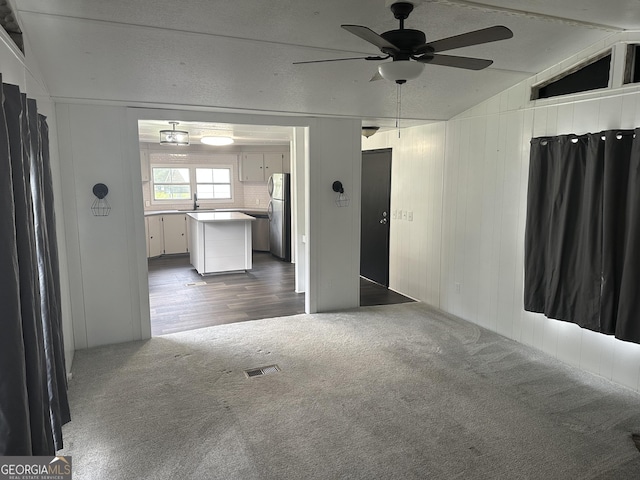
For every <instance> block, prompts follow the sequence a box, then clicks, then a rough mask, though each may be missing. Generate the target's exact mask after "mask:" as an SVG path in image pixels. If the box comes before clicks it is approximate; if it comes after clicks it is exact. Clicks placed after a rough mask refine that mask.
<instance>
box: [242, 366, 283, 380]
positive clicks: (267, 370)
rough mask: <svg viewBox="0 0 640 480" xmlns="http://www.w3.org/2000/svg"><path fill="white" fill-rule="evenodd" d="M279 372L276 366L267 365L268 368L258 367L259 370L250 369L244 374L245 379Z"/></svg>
mask: <svg viewBox="0 0 640 480" xmlns="http://www.w3.org/2000/svg"><path fill="white" fill-rule="evenodd" d="M279 371H280V367H278V366H277V365H269V366H268V367H260V368H252V369H250V370H245V371H244V374H245V375H246V376H247V378H251V377H259V376H261V375H268V374H270V373H277V372H279Z"/></svg>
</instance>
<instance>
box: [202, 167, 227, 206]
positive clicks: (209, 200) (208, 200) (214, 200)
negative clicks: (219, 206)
mask: <svg viewBox="0 0 640 480" xmlns="http://www.w3.org/2000/svg"><path fill="white" fill-rule="evenodd" d="M199 168H202V169H204V168H206V169H208V170H229V183H222V182H213V183H208V182H207V183H205V182H198V178H197V175H196V172H197V170H198V169H199ZM198 185H214V186H215V185H229V198H202V199H201V198H200V197H199V196H198V202H200V201H202V202H206V203H226V202H233V166H232V165H207V164H204V165H195V164H194V165H193V186H194V187H195V188H194V190H193V192H194V193H197V192H198Z"/></svg>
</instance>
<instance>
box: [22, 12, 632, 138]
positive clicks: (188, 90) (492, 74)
mask: <svg viewBox="0 0 640 480" xmlns="http://www.w3.org/2000/svg"><path fill="white" fill-rule="evenodd" d="M12 3H13V5H14V10H16V11H17V12H18V15H19V21H20V25H21V27H22V30H23V32H24V33H25V36H26V39H27V48H28V50H27V54H31V55H33V56H34V59H35V64H37V65H38V68H39V69H40V71H41V74H42V76H43V78H44V80H45V82H46V85H47V87H48V89H49V92H50V95H51V96H52V97H53V98H54V99H56V100H61V101H64V100H71V99H83V100H87V101H99V102H107V103H113V104H124V105H142V106H152V107H169V108H186V109H191V108H202V107H205V108H212V109H223V110H228V111H240V112H242V111H247V112H268V113H276V114H295V115H330V116H343V117H355V118H362V119H363V122H364V123H367V124H375V125H382V126H391V125H393V123H394V122H395V117H396V113H397V90H396V85H395V84H394V83H392V82H389V81H384V80H383V81H376V82H370V81H369V80H370V78H371V77H372V75H373V74H374V73H375V72H376V66H377V63H376V62H370V61H365V60H354V61H342V62H332V63H318V64H306V65H293V62H294V61H306V60H316V59H325V58H341V57H350V56H358V55H371V54H374V55H375V54H378V53H380V52H379V51H378V50H377V49H376V48H375V47H374V46H372V45H370V44H368V43H367V42H365V41H364V40H362V39H360V38H358V37H356V36H354V35H352V34H350V33H349V32H347V31H345V30H343V29H342V28H340V25H341V24H359V25H365V26H368V27H370V28H371V29H373V30H374V31H376V32H378V33H382V32H384V31H387V30H392V29H395V28H398V22H397V20H395V19H394V18H393V16H392V14H391V12H390V11H389V8H388V5H389V4H390V3H391V2H389V1H387V2H385V1H384V0H348V1H345V0H315V1H307V0H296V1H293V0H268V1H265V0H242V1H239V0H180V1H178V0H174V1H170V0H136V1H131V0H109V1H104V0H48V1H46V2H44V1H42V0H13V1H12ZM415 3H416V6H415V9H414V11H413V13H412V14H411V15H410V17H409V19H408V20H407V21H406V24H405V26H406V27H407V28H415V29H418V30H422V31H424V32H425V33H426V35H427V40H428V41H431V40H436V39H439V38H443V37H448V36H452V35H456V34H460V33H464V32H467V31H470V30H477V29H480V28H484V27H488V26H492V25H505V26H507V27H509V28H510V29H511V30H513V32H514V37H513V38H512V39H509V40H505V41H500V42H495V43H488V44H485V45H480V46H474V47H467V48H463V49H459V50H455V51H451V52H447V53H450V54H453V55H465V56H475V57H481V58H488V59H493V60H494V64H493V65H492V66H491V67H489V68H487V69H485V70H482V71H469V70H462V69H456V68H450V67H444V66H437V65H427V66H426V68H425V70H424V72H423V73H422V75H421V76H420V77H419V78H418V79H416V80H413V81H410V82H408V83H407V84H406V85H404V86H403V87H402V103H401V105H402V111H401V116H402V118H403V122H404V124H405V125H409V124H420V123H428V122H431V121H439V120H445V119H449V118H451V117H452V116H455V115H456V114H458V113H460V112H462V111H464V110H466V109H468V108H470V107H472V106H473V105H476V104H477V103H479V102H481V101H482V100H484V99H486V98H489V97H491V96H492V95H494V94H496V93H499V92H501V91H503V90H504V89H506V88H508V87H510V86H512V85H514V84H516V83H518V82H519V81H521V80H523V79H525V78H528V77H530V76H531V75H532V74H535V73H538V72H540V71H542V70H544V69H546V68H547V67H549V66H552V65H554V64H556V63H558V62H559V61H561V60H563V59H565V58H567V57H569V56H571V55H572V54H574V53H576V52H578V51H580V50H582V49H583V48H585V47H587V46H590V45H591V44H593V43H595V42H597V41H600V40H602V39H604V38H606V37H607V36H609V35H611V34H613V33H616V32H619V31H622V30H625V29H638V28H639V27H640V8H639V7H638V2H637V1H636V0H610V1H607V2H603V1H601V0H566V1H562V2H558V1H557V0H536V1H525V0H509V1H507V0H482V1H477V2H476V1H464V0H422V1H419V2H415Z"/></svg>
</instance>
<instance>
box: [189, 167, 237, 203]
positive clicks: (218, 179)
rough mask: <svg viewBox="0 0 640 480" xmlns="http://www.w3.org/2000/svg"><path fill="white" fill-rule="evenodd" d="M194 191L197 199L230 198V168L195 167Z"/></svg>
mask: <svg viewBox="0 0 640 480" xmlns="http://www.w3.org/2000/svg"><path fill="white" fill-rule="evenodd" d="M196 193H197V194H198V199H199V200H222V199H226V200H230V199H231V169H230V168H201V167H197V168H196Z"/></svg>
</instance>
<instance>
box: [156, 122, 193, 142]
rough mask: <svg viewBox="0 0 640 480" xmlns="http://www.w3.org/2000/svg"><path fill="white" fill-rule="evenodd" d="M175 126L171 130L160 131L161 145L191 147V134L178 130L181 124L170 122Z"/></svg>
mask: <svg viewBox="0 0 640 480" xmlns="http://www.w3.org/2000/svg"><path fill="white" fill-rule="evenodd" d="M169 123H170V124H171V125H173V128H172V129H171V130H160V144H161V145H189V132H186V131H184V130H176V125H178V123H179V122H169Z"/></svg>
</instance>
